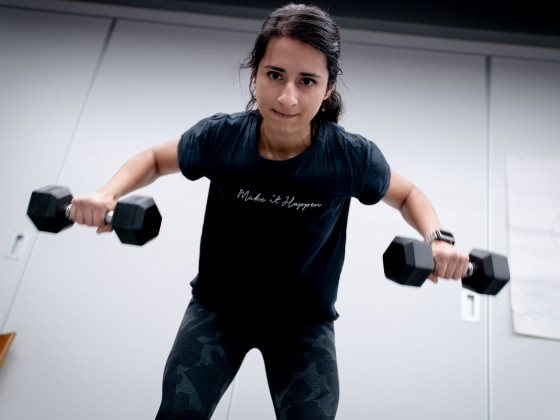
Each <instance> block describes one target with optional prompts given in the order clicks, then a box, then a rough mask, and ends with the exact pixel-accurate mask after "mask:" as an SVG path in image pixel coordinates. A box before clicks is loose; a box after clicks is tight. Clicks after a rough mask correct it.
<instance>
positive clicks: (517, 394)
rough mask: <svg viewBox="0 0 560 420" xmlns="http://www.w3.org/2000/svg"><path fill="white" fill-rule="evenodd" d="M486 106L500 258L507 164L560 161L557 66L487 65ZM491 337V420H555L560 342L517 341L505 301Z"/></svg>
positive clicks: (498, 305) (493, 230)
mask: <svg viewBox="0 0 560 420" xmlns="http://www.w3.org/2000/svg"><path fill="white" fill-rule="evenodd" d="M490 100H491V131H490V133H491V140H492V142H491V160H490V168H491V171H490V185H491V206H490V215H491V224H490V244H491V247H492V248H493V249H496V250H497V251H498V252H503V253H506V252H507V249H508V243H507V238H508V235H507V218H506V217H505V216H506V215H507V195H506V182H507V179H506V158H507V156H526V157H537V158H549V159H560V62H547V61H542V62H539V61H537V60H532V61H528V60H519V59H506V58H495V59H493V60H492V80H491V91H490ZM557 181H558V182H560V180H557ZM550 271H551V272H556V271H557V269H556V267H554V266H551V267H550ZM511 274H512V279H513V280H512V281H514V280H515V274H516V273H515V272H512V273H511ZM491 337H492V352H491V353H490V365H491V367H492V370H491V374H492V376H491V383H492V392H491V402H492V411H491V412H492V417H491V418H492V419H493V420H524V419H528V418H531V419H536V420H537V419H538V420H553V419H557V418H560V401H559V400H558V391H559V390H560V363H559V360H560V342H559V341H555V340H547V339H541V338H532V337H528V336H522V335H518V334H515V333H514V330H513V321H512V315H511V306H510V301H509V296H508V299H507V300H504V299H500V300H497V301H496V302H495V303H494V305H493V307H492V329H491Z"/></svg>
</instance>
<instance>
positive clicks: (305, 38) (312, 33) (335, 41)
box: [242, 3, 342, 125]
mask: <svg viewBox="0 0 560 420" xmlns="http://www.w3.org/2000/svg"><path fill="white" fill-rule="evenodd" d="M283 36H286V37H290V38H293V39H295V40H297V41H300V42H303V43H305V44H308V45H310V46H311V47H313V48H315V49H317V50H319V51H321V52H322V53H323V54H325V58H326V60H327V71H328V73H329V80H328V85H327V86H328V87H331V86H334V89H333V91H332V93H331V94H330V96H329V97H328V98H327V99H326V100H325V101H323V104H322V105H321V108H320V110H319V112H318V113H317V115H316V116H315V117H314V118H313V121H312V124H313V125H317V124H320V123H321V122H322V121H333V122H338V118H339V116H340V114H341V113H342V98H341V97H340V94H339V93H338V92H337V91H336V79H337V77H338V76H339V75H340V74H342V70H341V69H340V67H339V65H338V62H339V58H340V33H339V31H338V26H337V25H336V23H335V22H334V20H333V19H332V17H331V16H330V15H329V14H328V13H327V12H325V11H324V10H322V9H320V8H318V7H315V6H307V5H305V4H293V3H290V4H287V5H285V6H282V7H280V8H279V9H276V10H274V11H273V12H272V13H270V15H268V17H267V18H266V20H265V21H264V23H263V25H262V28H261V31H260V33H259V35H258V36H257V39H256V41H255V45H254V47H253V50H252V51H251V52H250V53H249V56H248V57H247V60H246V61H245V63H244V64H243V65H242V68H245V69H251V81H250V82H249V91H250V92H251V99H250V101H249V103H248V104H247V111H250V110H252V109H253V108H254V107H255V105H256V103H257V98H256V97H255V90H254V88H253V85H252V79H253V78H254V77H256V75H257V70H258V68H259V63H260V61H261V59H262V58H263V56H264V53H265V50H266V47H267V45H268V41H269V40H270V39H271V38H272V37H283Z"/></svg>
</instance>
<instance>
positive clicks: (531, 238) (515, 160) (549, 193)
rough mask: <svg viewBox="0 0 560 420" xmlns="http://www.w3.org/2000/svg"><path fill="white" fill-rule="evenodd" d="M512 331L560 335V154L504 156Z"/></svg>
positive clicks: (538, 334)
mask: <svg viewBox="0 0 560 420" xmlns="http://www.w3.org/2000/svg"><path fill="white" fill-rule="evenodd" d="M507 204H508V206H507V207H508V236H509V238H508V242H509V268H510V273H511V281H510V283H511V284H510V290H511V304H512V310H513V324H514V330H515V332H517V333H519V334H525V335H531V336H536V337H543V338H550V339H556V340H560V160H558V159H542V158H528V157H512V156H509V157H508V158H507Z"/></svg>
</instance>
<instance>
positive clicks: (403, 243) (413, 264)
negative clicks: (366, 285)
mask: <svg viewBox="0 0 560 420" xmlns="http://www.w3.org/2000/svg"><path fill="white" fill-rule="evenodd" d="M383 269H384V271H385V276H386V277H387V278H388V279H390V280H393V281H396V282H397V283H399V284H404V285H407V286H416V287H420V286H422V284H423V283H424V281H425V280H426V279H427V278H428V276H429V275H430V274H431V273H432V271H434V258H433V256H432V247H431V246H430V245H429V244H427V243H425V242H422V241H418V240H416V239H411V238H403V237H400V236H397V237H395V239H393V242H391V244H390V245H389V247H388V248H387V250H386V251H385V253H384V254H383Z"/></svg>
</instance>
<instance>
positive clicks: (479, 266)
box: [383, 236, 509, 295]
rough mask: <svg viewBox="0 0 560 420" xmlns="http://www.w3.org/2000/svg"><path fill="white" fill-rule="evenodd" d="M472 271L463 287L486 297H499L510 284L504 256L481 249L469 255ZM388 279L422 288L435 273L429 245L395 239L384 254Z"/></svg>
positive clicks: (417, 241)
mask: <svg viewBox="0 0 560 420" xmlns="http://www.w3.org/2000/svg"><path fill="white" fill-rule="evenodd" d="M469 260H470V263H469V271H468V273H467V276H466V277H465V278H463V279H462V280H461V281H462V283H463V287H464V288H466V289H469V290H472V291H474V292H477V293H480V294H483V295H496V294H498V292H499V291H500V290H502V288H503V287H504V286H505V285H506V283H507V282H508V281H509V265H508V260H507V258H506V257H505V256H503V255H499V254H495V253H492V252H488V251H483V250H480V249H473V250H472V251H471V253H470V254H469ZM383 268H384V271H385V276H386V277H387V278H388V279H390V280H393V281H395V282H397V283H399V284H403V285H407V286H416V287H420V286H422V284H424V281H425V280H426V279H427V278H428V276H429V275H430V274H431V273H432V272H433V271H434V268H435V265H434V257H433V255H432V247H431V245H430V244H428V243H426V242H423V241H419V240H416V239H411V238H403V237H400V236H397V237H395V239H393V242H391V244H390V245H389V247H388V248H387V250H386V251H385V253H384V254H383Z"/></svg>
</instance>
